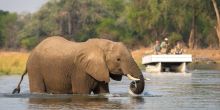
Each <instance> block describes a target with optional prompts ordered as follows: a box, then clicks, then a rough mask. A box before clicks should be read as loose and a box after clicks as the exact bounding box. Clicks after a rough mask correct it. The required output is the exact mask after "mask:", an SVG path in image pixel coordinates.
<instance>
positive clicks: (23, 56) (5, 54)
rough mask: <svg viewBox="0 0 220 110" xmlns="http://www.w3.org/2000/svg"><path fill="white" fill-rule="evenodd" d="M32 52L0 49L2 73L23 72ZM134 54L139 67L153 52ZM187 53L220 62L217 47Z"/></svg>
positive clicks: (199, 60) (200, 61)
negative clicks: (143, 59) (142, 60)
mask: <svg viewBox="0 0 220 110" xmlns="http://www.w3.org/2000/svg"><path fill="white" fill-rule="evenodd" d="M29 53H30V52H27V51H5V50H0V75H13V74H21V73H23V71H24V69H25V66H26V62H27V59H28V56H29ZM131 53H132V56H133V58H134V59H135V61H136V62H137V64H138V66H139V67H141V68H142V67H143V65H142V64H141V58H142V56H144V55H150V54H153V51H152V49H151V48H141V49H137V50H133V51H132V52H131ZM185 53H186V54H192V56H193V64H220V50H217V49H195V50H191V49H185Z"/></svg>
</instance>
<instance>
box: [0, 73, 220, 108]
mask: <svg viewBox="0 0 220 110" xmlns="http://www.w3.org/2000/svg"><path fill="white" fill-rule="evenodd" d="M191 72H192V73H185V74H182V73H161V74H147V73H144V74H145V76H146V77H148V78H150V79H151V80H150V81H146V86H145V91H144V93H143V94H142V95H140V96H136V97H132V96H130V95H129V94H128V87H129V83H130V81H129V80H127V78H123V79H122V81H111V82H110V92H111V94H108V95H70V94H61V95H53V94H30V93H29V90H28V81H27V77H26V78H25V80H24V83H23V84H22V91H21V94H13V95H12V94H11V91H12V90H13V88H14V87H15V86H16V84H17V82H18V80H19V79H20V76H0V88H1V89H0V107H1V108H0V109H4V110H5V109H8V110H14V109H16V110H36V109H43V110H44V109H47V110H58V109H59V110H60V109H67V110H68V109H149V110H152V109H154V110H161V109H163V110H167V109H168V110H170V109H173V110H177V109H187V110H188V109H191V110H195V109H199V110H210V109H214V110H218V109H219V108H220V97H219V96H220V71H210V70H208V71H206V70H194V71H191Z"/></svg>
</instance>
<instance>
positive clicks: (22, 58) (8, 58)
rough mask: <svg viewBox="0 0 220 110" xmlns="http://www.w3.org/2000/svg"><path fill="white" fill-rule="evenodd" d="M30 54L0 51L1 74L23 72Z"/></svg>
mask: <svg viewBox="0 0 220 110" xmlns="http://www.w3.org/2000/svg"><path fill="white" fill-rule="evenodd" d="M28 55H29V54H28V53H22V52H0V74H8V75H9V74H21V73H23V71H24V70H25V66H26V61H27V58H28Z"/></svg>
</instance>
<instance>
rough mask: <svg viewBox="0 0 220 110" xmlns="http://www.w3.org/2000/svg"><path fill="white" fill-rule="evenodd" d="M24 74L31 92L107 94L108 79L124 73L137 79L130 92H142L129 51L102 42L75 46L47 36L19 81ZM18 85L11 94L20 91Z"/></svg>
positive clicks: (102, 40) (118, 45)
mask: <svg viewBox="0 0 220 110" xmlns="http://www.w3.org/2000/svg"><path fill="white" fill-rule="evenodd" d="M26 73H28V77H29V86H30V92H31V93H54V94H66V93H67V94H68V93H69V94H90V93H91V92H93V93H94V94H100V93H109V87H108V83H109V81H110V77H111V78H112V79H113V80H117V81H120V80H121V79H122V76H123V75H125V76H127V74H130V75H131V76H132V77H134V78H138V79H140V80H139V81H135V83H134V81H133V82H132V83H131V84H130V90H131V91H132V92H133V93H135V94H141V93H142V92H143V90H144V78H143V75H142V73H141V71H140V69H139V68H138V66H137V64H136V63H135V61H134V59H133V58H132V56H131V54H130V52H129V50H128V49H127V48H126V47H125V46H124V45H123V44H122V43H119V42H113V41H110V40H105V39H90V40H88V41H86V42H80V43H77V42H71V41H68V40H66V39H64V38H62V37H49V38H47V39H45V40H43V41H42V42H41V43H40V44H39V45H38V46H36V48H35V49H34V50H33V51H32V52H31V54H30V56H29V59H28V62H27V70H26V71H25V72H24V74H23V75H22V78H21V81H22V79H23V76H24V75H25V74H26ZM21 81H20V83H21ZM20 83H19V84H18V87H17V88H16V89H15V90H14V91H13V93H16V92H18V93H19V92H20Z"/></svg>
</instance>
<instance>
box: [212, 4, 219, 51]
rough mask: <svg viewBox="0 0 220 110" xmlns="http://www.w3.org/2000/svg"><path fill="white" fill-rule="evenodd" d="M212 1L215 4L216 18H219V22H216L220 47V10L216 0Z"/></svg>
mask: <svg viewBox="0 0 220 110" xmlns="http://www.w3.org/2000/svg"><path fill="white" fill-rule="evenodd" d="M212 3H213V6H214V9H215V14H216V18H217V24H216V27H215V29H216V33H217V36H218V44H219V47H220V17H219V11H218V7H217V3H216V1H215V0H212Z"/></svg>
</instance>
